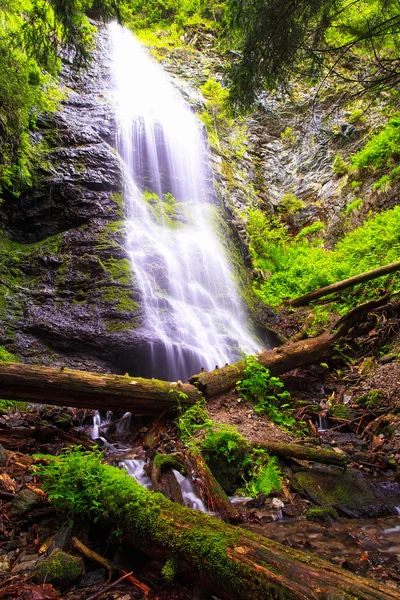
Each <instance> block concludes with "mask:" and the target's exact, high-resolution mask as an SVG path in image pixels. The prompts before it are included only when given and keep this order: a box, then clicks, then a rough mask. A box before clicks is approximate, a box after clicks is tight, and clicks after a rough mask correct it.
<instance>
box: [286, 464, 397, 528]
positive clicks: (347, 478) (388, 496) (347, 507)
mask: <svg viewBox="0 0 400 600" xmlns="http://www.w3.org/2000/svg"><path fill="white" fill-rule="evenodd" d="M291 483H292V486H293V487H294V489H295V490H296V491H298V492H300V493H302V494H304V495H305V496H306V497H307V498H309V499H310V500H312V502H314V503H315V504H317V505H319V506H323V507H333V508H335V509H336V510H337V511H338V512H339V514H340V515H342V516H344V517H348V518H361V517H367V518H368V517H370V518H374V517H378V516H387V515H390V514H393V513H394V512H395V507H396V506H398V505H399V504H400V488H399V486H398V484H397V483H391V482H378V483H377V482H376V481H375V480H372V479H369V478H367V477H360V476H357V473H356V472H353V471H352V470H351V469H348V470H347V472H346V473H344V474H342V475H338V474H330V473H323V472H314V471H312V470H307V471H305V470H303V471H298V472H297V473H295V474H294V475H293V477H292V480H291Z"/></svg>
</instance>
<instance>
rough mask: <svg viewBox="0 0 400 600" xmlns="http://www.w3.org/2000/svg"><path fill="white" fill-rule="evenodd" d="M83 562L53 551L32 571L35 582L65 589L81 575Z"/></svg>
mask: <svg viewBox="0 0 400 600" xmlns="http://www.w3.org/2000/svg"><path fill="white" fill-rule="evenodd" d="M82 571H83V562H82V560H81V559H80V558H77V557H75V556H71V554H67V553H66V552H62V551H61V550H56V551H54V552H53V553H52V554H51V555H50V556H49V557H48V558H47V559H45V560H44V561H43V562H42V563H40V564H39V565H38V566H37V567H35V570H34V576H35V579H36V581H38V582H40V583H43V582H46V583H51V584H53V585H54V586H61V587H65V586H67V585H71V584H72V583H74V582H75V581H76V580H77V579H78V577H80V575H81V574H82Z"/></svg>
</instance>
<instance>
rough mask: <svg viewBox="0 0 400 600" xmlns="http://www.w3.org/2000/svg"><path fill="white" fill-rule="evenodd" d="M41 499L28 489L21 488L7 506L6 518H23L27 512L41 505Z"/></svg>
mask: <svg viewBox="0 0 400 600" xmlns="http://www.w3.org/2000/svg"><path fill="white" fill-rule="evenodd" d="M41 502H42V500H41V498H40V497H39V496H38V495H37V494H35V492H32V490H29V489H28V488H23V489H22V490H21V491H20V492H18V494H17V495H16V496H15V498H14V499H13V500H12V502H10V504H9V506H8V516H9V517H10V518H11V519H17V518H19V517H23V516H24V515H25V514H26V513H27V512H29V511H30V510H32V509H33V508H36V507H37V506H39V505H40V504H41Z"/></svg>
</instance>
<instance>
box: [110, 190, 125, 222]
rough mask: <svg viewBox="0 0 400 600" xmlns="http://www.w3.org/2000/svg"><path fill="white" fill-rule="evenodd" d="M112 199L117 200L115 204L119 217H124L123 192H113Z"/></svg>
mask: <svg viewBox="0 0 400 600" xmlns="http://www.w3.org/2000/svg"><path fill="white" fill-rule="evenodd" d="M111 199H112V200H113V201H114V202H115V204H116V205H117V207H118V211H117V214H118V216H119V217H123V216H124V197H123V194H121V192H114V193H113V194H111Z"/></svg>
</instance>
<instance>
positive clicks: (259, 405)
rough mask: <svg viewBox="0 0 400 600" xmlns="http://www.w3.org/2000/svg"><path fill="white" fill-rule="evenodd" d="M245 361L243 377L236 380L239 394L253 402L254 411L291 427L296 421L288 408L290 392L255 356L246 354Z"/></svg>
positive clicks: (283, 425) (284, 426) (287, 427)
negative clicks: (284, 388)
mask: <svg viewBox="0 0 400 600" xmlns="http://www.w3.org/2000/svg"><path fill="white" fill-rule="evenodd" d="M246 363H247V364H246V368H245V369H244V373H243V375H244V377H243V379H241V380H240V381H237V382H236V388H237V389H238V390H239V392H240V394H241V396H242V397H243V398H245V399H246V400H250V401H251V402H254V403H255V406H254V410H255V411H256V412H259V413H264V414H267V415H268V416H269V418H270V419H272V420H273V421H274V422H275V423H277V424H278V425H280V426H281V427H283V428H285V429H291V428H293V427H294V425H295V424H296V421H295V419H294V418H293V417H292V416H291V414H290V410H289V409H290V405H289V404H288V400H290V394H289V392H287V391H285V390H283V387H284V384H283V383H282V381H281V380H280V379H279V377H273V376H272V375H271V373H270V371H269V370H268V369H267V368H266V367H264V366H263V365H261V364H260V363H259V362H258V360H257V358H256V357H255V356H248V357H247V359H246Z"/></svg>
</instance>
